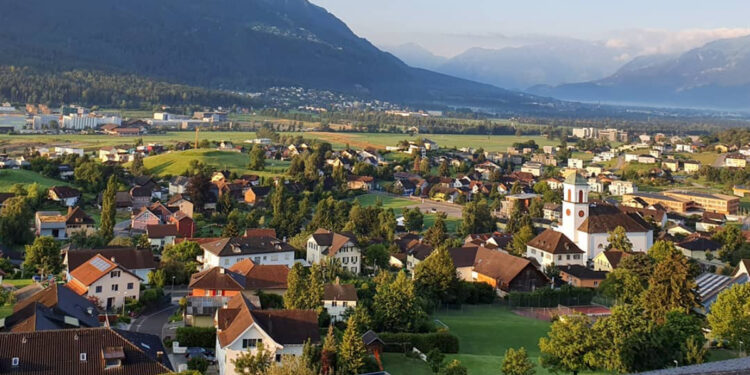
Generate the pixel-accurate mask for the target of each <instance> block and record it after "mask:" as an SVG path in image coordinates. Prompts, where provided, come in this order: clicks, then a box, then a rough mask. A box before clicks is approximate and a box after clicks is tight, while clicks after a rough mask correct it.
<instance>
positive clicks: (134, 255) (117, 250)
mask: <svg viewBox="0 0 750 375" xmlns="http://www.w3.org/2000/svg"><path fill="white" fill-rule="evenodd" d="M97 254H101V255H102V256H103V257H105V258H107V259H110V260H111V259H112V258H114V259H115V260H114V261H115V262H117V264H119V265H121V266H122V267H124V268H127V269H129V270H142V269H154V268H156V266H157V264H156V261H155V260H154V254H153V253H152V252H151V250H138V249H134V248H129V247H112V248H105V249H87V250H68V251H67V252H66V259H67V264H68V269H69V270H74V269H76V268H78V266H80V265H81V264H83V263H84V262H86V261H87V260H89V259H91V258H92V257H94V256H95V255H97Z"/></svg>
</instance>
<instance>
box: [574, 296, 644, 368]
mask: <svg viewBox="0 0 750 375" xmlns="http://www.w3.org/2000/svg"><path fill="white" fill-rule="evenodd" d="M593 332H594V335H593V337H594V338H595V341H596V345H595V349H594V351H593V352H592V355H590V356H588V357H587V358H586V359H587V362H588V363H589V365H590V366H592V367H595V368H603V369H606V370H608V371H614V372H618V373H626V372H632V371H636V370H642V369H644V368H643V366H644V365H646V363H644V361H643V360H642V359H643V358H642V356H641V354H639V353H638V352H639V351H644V350H645V349H647V348H648V347H649V336H650V330H649V322H648V321H647V320H646V319H645V318H644V316H643V310H642V309H641V308H639V307H637V306H634V305H618V306H615V307H614V308H613V309H612V315H611V316H610V317H608V318H605V319H600V320H598V321H597V322H596V323H594V327H593ZM644 354H645V353H644Z"/></svg>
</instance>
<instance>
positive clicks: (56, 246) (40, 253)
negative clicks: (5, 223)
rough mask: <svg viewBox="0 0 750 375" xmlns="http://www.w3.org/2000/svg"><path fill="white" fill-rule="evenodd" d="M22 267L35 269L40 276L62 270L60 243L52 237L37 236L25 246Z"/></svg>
mask: <svg viewBox="0 0 750 375" xmlns="http://www.w3.org/2000/svg"><path fill="white" fill-rule="evenodd" d="M23 267H24V268H25V269H33V270H35V271H37V272H38V273H39V274H40V275H41V276H42V277H45V276H47V275H50V274H53V275H54V274H57V273H58V272H60V271H61V270H62V256H61V255H60V243H59V242H57V241H55V239H54V238H52V237H48V236H44V237H37V238H36V239H35V240H34V243H33V244H32V245H27V246H26V258H25V259H24V261H23Z"/></svg>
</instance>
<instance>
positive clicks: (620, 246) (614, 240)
mask: <svg viewBox="0 0 750 375" xmlns="http://www.w3.org/2000/svg"><path fill="white" fill-rule="evenodd" d="M607 242H608V243H609V244H608V245H607V250H610V249H617V250H622V251H624V252H626V253H630V252H632V251H633V243H631V242H630V240H629V239H628V233H627V232H626V231H625V228H623V227H622V226H620V225H618V226H617V227H616V228H615V229H614V230H612V231H611V232H609V236H608V237H607Z"/></svg>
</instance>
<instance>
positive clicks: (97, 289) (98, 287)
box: [96, 285, 102, 293]
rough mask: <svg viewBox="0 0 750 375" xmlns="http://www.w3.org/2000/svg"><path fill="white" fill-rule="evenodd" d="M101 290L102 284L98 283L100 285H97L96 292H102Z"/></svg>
mask: <svg viewBox="0 0 750 375" xmlns="http://www.w3.org/2000/svg"><path fill="white" fill-rule="evenodd" d="M101 292H102V286H101V285H98V286H97V287H96V293H101Z"/></svg>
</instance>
